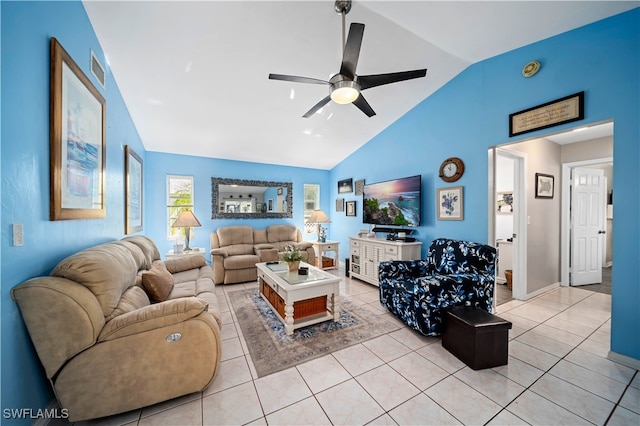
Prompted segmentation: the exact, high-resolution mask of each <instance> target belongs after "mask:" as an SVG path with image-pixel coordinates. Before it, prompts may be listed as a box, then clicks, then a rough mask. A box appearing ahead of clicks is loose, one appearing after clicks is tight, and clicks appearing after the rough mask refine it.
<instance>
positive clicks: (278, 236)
mask: <svg viewBox="0 0 640 426" xmlns="http://www.w3.org/2000/svg"><path fill="white" fill-rule="evenodd" d="M280 241H291V242H297V241H298V228H296V227H295V226H294V225H271V226H269V227H268V228H267V242H269V243H277V242H280Z"/></svg>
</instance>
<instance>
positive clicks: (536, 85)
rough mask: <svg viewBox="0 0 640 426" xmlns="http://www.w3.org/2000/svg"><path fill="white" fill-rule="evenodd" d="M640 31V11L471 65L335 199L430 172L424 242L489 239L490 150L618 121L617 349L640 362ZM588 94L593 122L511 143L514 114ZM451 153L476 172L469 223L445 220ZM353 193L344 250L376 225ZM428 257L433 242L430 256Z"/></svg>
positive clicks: (469, 175)
mask: <svg viewBox="0 0 640 426" xmlns="http://www.w3.org/2000/svg"><path fill="white" fill-rule="evenodd" d="M639 31H640V9H634V10H632V11H630V12H627V13H624V14H621V15H618V16H615V17H612V18H610V19H606V20H603V21H600V22H596V23H594V24H592V25H588V26H586V27H583V28H579V29H577V30H574V31H571V32H568V33H565V34H561V35H559V36H556V37H553V38H549V39H547V40H543V41H540V42H538V43H535V44H532V45H529V46H526V47H523V48H520V49H517V50H514V51H511V52H508V53H505V54H503V55H500V56H496V57H494V58H491V59H488V60H485V61H483V62H480V63H477V64H474V65H472V66H470V67H469V68H467V69H466V70H465V71H464V72H462V73H461V74H460V75H458V76H457V77H456V78H454V79H453V80H451V81H450V82H449V83H448V84H447V85H445V86H444V87H442V88H441V89H440V90H438V91H437V92H436V93H434V94H433V95H432V96H430V97H429V98H427V99H426V100H424V101H423V102H422V103H420V104H419V105H418V106H416V107H415V108H414V109H413V110H411V111H410V112H408V113H407V114H406V115H405V116H404V117H402V118H400V119H399V120H397V121H396V122H395V123H393V125H391V126H389V127H388V128H387V129H385V131H383V132H382V133H380V134H379V135H377V136H376V137H375V138H373V139H372V140H371V141H370V142H369V143H367V144H366V145H365V146H364V147H362V148H361V149H360V150H358V151H356V152H355V153H354V154H352V155H351V156H350V157H349V158H347V159H345V160H344V161H343V162H342V163H340V164H339V165H338V166H336V167H335V168H334V169H333V170H332V171H331V179H330V180H331V185H332V187H331V191H332V192H331V197H332V198H336V197H338V193H337V187H336V182H337V181H338V180H340V179H344V178H348V177H353V178H354V179H365V180H366V181H367V182H377V181H382V180H387V179H392V178H397V177H403V176H411V175H415V174H421V175H422V182H423V200H422V205H423V215H422V226H420V227H419V228H418V229H417V236H418V238H419V239H420V240H421V241H423V243H428V242H429V241H431V240H432V239H433V238H435V237H440V236H447V237H453V238H464V239H470V240H476V241H486V239H487V226H488V216H487V215H488V213H487V210H488V209H487V197H488V185H487V176H488V160H487V149H488V148H489V147H491V146H495V145H499V144H503V143H506V142H513V141H518V140H524V139H528V138H531V137H534V136H540V135H544V134H545V133H549V132H550V131H553V132H557V131H559V130H562V129H567V128H572V127H576V126H577V125H583V124H588V123H596V122H600V121H603V120H610V119H613V120H614V123H615V124H614V126H615V130H614V192H615V194H616V200H618V201H617V203H620V205H621V207H620V208H616V216H615V220H614V225H613V226H614V231H613V232H614V238H613V252H614V257H615V262H614V264H613V281H614V285H613V296H612V332H611V334H612V342H611V349H612V351H614V352H617V353H619V354H622V355H625V356H629V357H632V358H635V359H640V310H639V309H638V301H640V282H639V279H638V276H640V274H639V272H640V271H639V263H638V253H639V252H640V250H639V247H640V245H639V244H640V243H639V241H640V238H639V237H640V233H639V225H640V221H639V220H638V217H640V210H639V187H640V185H639V183H640V175H639V170H640V167H638V166H639V160H640V150H639V145H640V144H639V143H638V141H639V140H640V119H639V117H640V74H639V73H638V69H640V68H639V66H640V41H639V39H640V36H639ZM534 59H536V60H539V61H540V62H541V63H542V69H541V71H540V72H539V73H538V74H537V75H535V76H534V77H532V78H528V79H526V78H523V77H522V75H521V73H520V71H521V69H522V66H523V65H524V64H526V63H527V62H529V61H531V60H534ZM427 78H428V76H427ZM583 90H584V91H585V118H584V120H583V121H581V122H578V123H575V122H574V123H570V124H567V125H563V126H558V127H554V128H553V129H551V130H549V129H547V130H541V131H538V132H533V133H529V134H526V135H523V136H521V137H516V138H509V122H508V117H509V114H510V113H513V112H516V111H520V110H523V109H526V108H529V107H532V106H535V105H539V104H542V103H545V102H548V101H551V100H553V99H557V98H560V97H563V96H566V95H570V94H573V93H576V92H580V91H583ZM451 156H456V157H460V158H462V159H463V161H464V162H465V165H466V170H465V174H464V176H463V177H462V178H461V179H460V180H459V181H457V182H456V183H455V184H453V185H456V186H457V185H462V186H463V187H464V197H465V206H464V207H465V218H464V221H462V222H456V221H437V220H436V218H435V217H436V204H435V190H436V188H439V187H446V186H452V185H451V184H446V183H444V182H443V181H442V180H440V178H439V177H438V169H439V166H440V163H441V162H442V160H444V159H445V158H447V157H451ZM532 173H533V171H532ZM347 195H348V196H347V197H345V198H346V199H347V200H350V199H352V200H357V217H346V216H345V215H344V214H338V213H335V211H333V213H332V216H331V219H332V221H333V223H332V226H331V229H332V233H333V235H334V236H336V235H338V236H340V238H339V239H340V242H341V246H343V247H348V246H347V244H348V242H349V241H348V236H349V235H355V234H357V232H358V230H360V229H362V228H366V226H363V224H362V197H355V195H354V194H347ZM349 195H350V196H349ZM342 196H343V195H340V197H342ZM620 200H624V201H620ZM425 251H426V250H425V247H424V244H423V255H424V254H425ZM549 284H552V283H549Z"/></svg>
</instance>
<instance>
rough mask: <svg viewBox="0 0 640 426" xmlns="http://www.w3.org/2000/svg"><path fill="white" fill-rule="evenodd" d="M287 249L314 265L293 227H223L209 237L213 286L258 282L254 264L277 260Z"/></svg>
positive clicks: (309, 250)
mask: <svg viewBox="0 0 640 426" xmlns="http://www.w3.org/2000/svg"><path fill="white" fill-rule="evenodd" d="M288 246H294V247H298V248H299V249H300V251H302V252H303V255H305V254H306V259H305V262H307V263H310V264H312V265H313V264H315V261H316V254H315V251H314V249H313V245H312V244H311V243H310V242H308V241H303V240H302V233H301V232H300V230H299V229H298V228H296V227H295V226H294V225H272V226H269V227H267V229H253V228H252V227H251V226H246V225H238V226H222V227H220V228H218V229H216V231H215V232H212V233H211V265H212V266H213V281H214V283H216V284H232V283H242V282H247V281H255V280H257V279H258V270H257V268H256V263H258V262H267V261H272V260H278V256H279V253H281V252H283V251H284V250H285V249H286V248H287V247H288Z"/></svg>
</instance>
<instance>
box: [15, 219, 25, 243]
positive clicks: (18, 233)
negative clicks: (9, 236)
mask: <svg viewBox="0 0 640 426" xmlns="http://www.w3.org/2000/svg"><path fill="white" fill-rule="evenodd" d="M23 244H24V236H23V232H22V224H21V223H14V224H13V246H14V247H20V246H22V245H23Z"/></svg>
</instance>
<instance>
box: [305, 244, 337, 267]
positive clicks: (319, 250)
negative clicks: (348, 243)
mask: <svg viewBox="0 0 640 426" xmlns="http://www.w3.org/2000/svg"><path fill="white" fill-rule="evenodd" d="M311 244H313V249H314V250H315V251H316V254H317V256H316V266H317V267H318V268H320V269H338V265H339V262H340V255H339V254H338V245H339V244H340V242H339V241H325V242H321V241H312V242H311ZM328 252H333V257H328V258H329V259H331V260H332V261H333V262H332V263H330V264H329V263H327V264H325V262H324V261H323V259H324V258H325V256H324V255H325V253H328Z"/></svg>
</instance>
